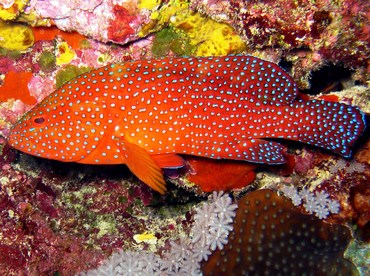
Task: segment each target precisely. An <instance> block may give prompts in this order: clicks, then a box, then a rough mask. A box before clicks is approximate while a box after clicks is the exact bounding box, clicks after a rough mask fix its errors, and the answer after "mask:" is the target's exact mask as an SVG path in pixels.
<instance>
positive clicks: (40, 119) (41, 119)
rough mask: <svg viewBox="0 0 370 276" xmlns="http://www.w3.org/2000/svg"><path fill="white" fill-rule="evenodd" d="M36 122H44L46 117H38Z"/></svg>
mask: <svg viewBox="0 0 370 276" xmlns="http://www.w3.org/2000/svg"><path fill="white" fill-rule="evenodd" d="M34 122H35V123H36V124H42V123H43V122H45V119H44V118H42V117H40V118H36V119H35V120H34Z"/></svg>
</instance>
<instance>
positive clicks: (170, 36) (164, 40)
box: [152, 27, 195, 57]
mask: <svg viewBox="0 0 370 276" xmlns="http://www.w3.org/2000/svg"><path fill="white" fill-rule="evenodd" d="M194 49H195V46H192V45H190V42H189V39H187V37H186V36H184V35H182V34H181V33H178V32H176V31H175V30H174V29H173V28H171V27H167V28H164V29H162V30H161V31H159V32H158V33H156V35H155V39H154V41H153V46H152V52H153V55H154V56H156V57H163V56H166V55H167V54H168V53H170V52H173V53H174V54H176V55H178V56H187V55H191V54H192V52H193V51H194Z"/></svg>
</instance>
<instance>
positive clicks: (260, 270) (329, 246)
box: [202, 190, 358, 275]
mask: <svg viewBox="0 0 370 276" xmlns="http://www.w3.org/2000/svg"><path fill="white" fill-rule="evenodd" d="M350 238H351V235H350V232H349V230H348V229H347V228H346V227H344V226H341V225H331V224H327V223H324V222H322V221H321V220H319V219H317V218H315V217H314V216H311V215H304V214H302V213H300V212H299V210H298V209H297V208H295V207H294V206H293V204H292V203H291V202H290V201H289V200H287V199H286V198H284V197H281V196H278V195H277V194H276V193H274V192H273V191H271V190H259V191H255V192H252V193H249V194H247V195H246V196H244V197H243V198H241V200H240V201H239V207H238V210H237V214H236V219H235V222H234V231H233V232H232V233H231V234H230V236H229V243H228V244H227V245H226V246H225V248H224V249H223V250H222V251H221V250H217V251H216V252H215V253H214V254H213V255H211V257H210V258H209V260H208V261H207V262H206V263H204V264H203V267H202V269H203V272H204V275H303V274H305V275H328V273H329V272H330V273H331V274H332V275H339V274H343V275H358V272H357V269H356V268H355V267H354V266H353V264H352V263H351V262H349V261H348V260H346V259H344V258H343V251H344V250H345V249H346V247H347V245H348V243H349V240H350Z"/></svg>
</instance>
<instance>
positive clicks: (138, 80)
mask: <svg viewBox="0 0 370 276" xmlns="http://www.w3.org/2000/svg"><path fill="white" fill-rule="evenodd" d="M297 92H298V89H297V86H296V84H295V83H294V82H293V80H292V79H291V77H290V76H289V75H288V74H287V73H286V72H285V71H284V70H282V69H281V68H280V67H279V66H278V65H276V64H274V63H271V62H268V61H264V60H261V59H258V58H256V57H253V56H224V57H196V58H163V59H153V60H141V61H132V62H126V63H118V64H112V65H108V66H106V67H102V68H100V69H97V70H95V71H91V72H90V73H87V74H83V75H80V76H78V77H77V78H75V79H73V80H71V81H69V82H67V83H66V84H64V85H63V86H62V87H60V88H59V89H57V90H56V91H54V92H53V93H51V94H50V95H49V96H48V97H46V98H45V99H44V100H43V101H42V102H41V103H39V104H38V105H37V106H36V107H34V108H33V109H32V110H31V111H29V112H28V113H27V114H25V115H24V116H23V117H22V118H21V119H20V120H19V122H17V123H16V124H15V126H14V127H13V129H12V132H11V135H10V137H9V143H10V145H11V146H13V147H14V148H16V149H18V150H21V151H23V152H26V153H28V154H32V155H35V156H40V157H44V158H49V159H55V160H59V161H63V162H78V163H85V164H126V165H127V166H128V167H129V169H130V170H131V171H132V172H133V173H134V174H135V175H136V176H137V177H138V178H139V179H141V180H142V181H143V182H145V183H146V184H148V185H149V186H150V187H152V188H153V189H154V190H156V191H158V192H160V193H164V192H165V190H166V187H165V181H164V178H163V174H162V171H161V168H165V167H180V166H182V165H183V160H182V158H181V157H180V156H179V155H178V154H188V155H196V156H203V157H208V158H213V159H234V160H244V161H250V162H254V163H266V164H280V163H283V162H284V161H285V160H284V156H283V154H282V150H283V146H282V145H281V144H279V143H278V142H276V141H272V140H269V139H267V140H266V138H284V139H291V140H297V141H301V142H303V143H307V144H311V145H315V146H319V147H322V148H325V149H328V150H331V151H333V152H335V153H338V154H340V155H343V156H345V157H349V156H350V155H351V150H350V148H351V146H352V145H353V144H354V143H355V141H356V139H357V138H358V137H359V136H360V135H361V133H362V131H363V129H364V115H363V114H362V113H361V111H360V110H359V109H358V108H357V107H353V106H349V105H345V104H341V103H333V102H325V101H321V100H312V101H303V100H297V99H296V96H297Z"/></svg>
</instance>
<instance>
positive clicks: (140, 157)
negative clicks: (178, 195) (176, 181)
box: [120, 140, 166, 194]
mask: <svg viewBox="0 0 370 276" xmlns="http://www.w3.org/2000/svg"><path fill="white" fill-rule="evenodd" d="M120 147H121V148H122V149H124V150H123V151H122V152H124V154H125V159H126V165H127V167H128V168H129V169H130V171H131V172H132V173H133V174H135V175H136V176H137V177H138V178H139V179H140V180H141V181H143V182H144V183H145V184H147V185H148V186H149V187H151V188H152V189H154V190H156V191H157V192H159V193H161V194H164V193H165V192H166V183H165V181H164V178H163V173H162V170H161V168H160V167H159V166H158V165H157V163H156V162H155V161H154V159H153V158H152V157H151V156H150V154H149V153H148V152H147V151H146V150H145V149H144V148H142V147H140V146H138V145H136V144H133V143H130V142H128V141H126V140H122V141H121V142H120Z"/></svg>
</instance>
